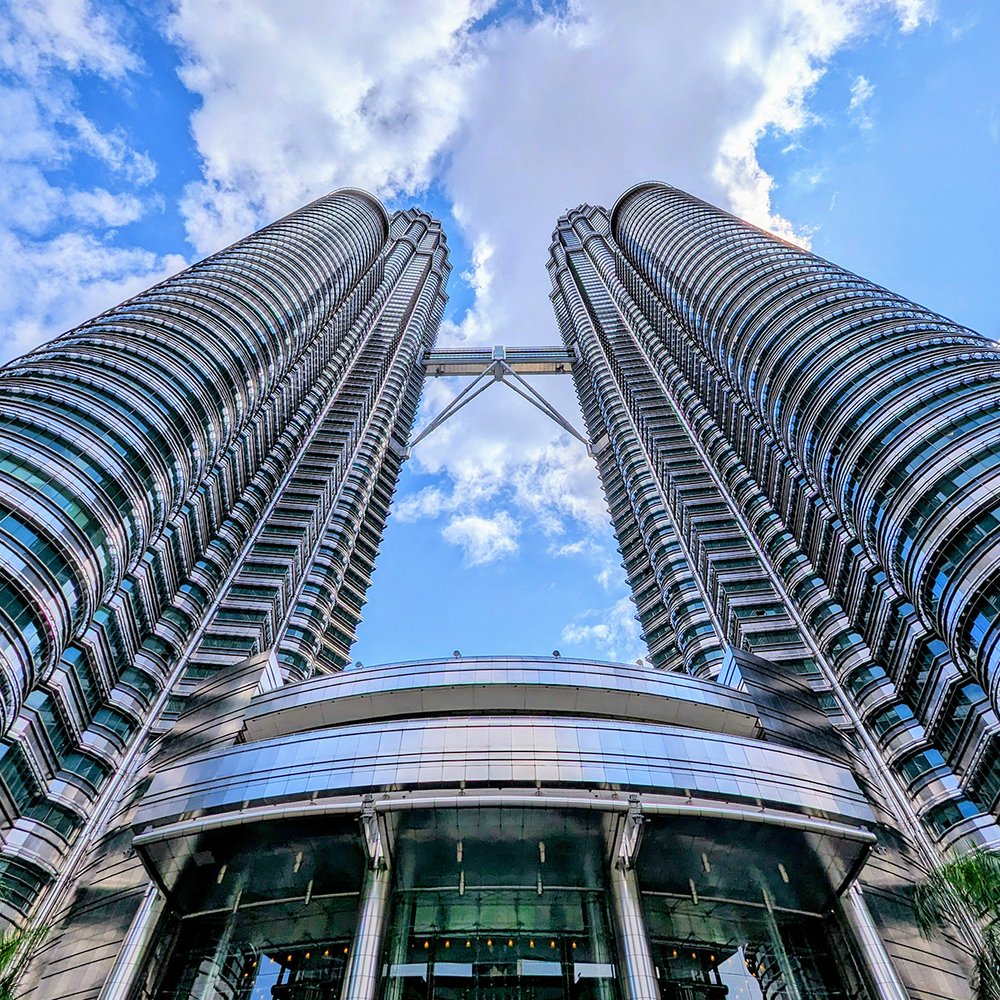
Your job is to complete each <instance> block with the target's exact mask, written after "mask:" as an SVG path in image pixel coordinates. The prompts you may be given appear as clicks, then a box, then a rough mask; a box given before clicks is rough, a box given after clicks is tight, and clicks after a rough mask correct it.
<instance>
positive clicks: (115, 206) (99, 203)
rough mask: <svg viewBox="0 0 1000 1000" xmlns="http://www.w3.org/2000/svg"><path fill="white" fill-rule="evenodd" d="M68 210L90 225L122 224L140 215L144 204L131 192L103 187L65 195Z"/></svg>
mask: <svg viewBox="0 0 1000 1000" xmlns="http://www.w3.org/2000/svg"><path fill="white" fill-rule="evenodd" d="M67 203H68V206H69V211H70V212H71V213H72V214H73V215H74V216H75V217H76V218H77V219H79V220H80V221H81V222H85V223H87V224H88V225H92V226H124V225H127V224H128V223H130V222H135V221H136V220H137V219H139V218H141V217H142V214H143V212H144V211H145V206H144V205H143V203H142V201H140V199H138V198H137V197H135V195H132V194H117V195H116V194H112V193H111V192H110V191H105V190H104V188H94V189H93V190H92V191H73V192H71V193H70V194H69V195H68V196H67Z"/></svg>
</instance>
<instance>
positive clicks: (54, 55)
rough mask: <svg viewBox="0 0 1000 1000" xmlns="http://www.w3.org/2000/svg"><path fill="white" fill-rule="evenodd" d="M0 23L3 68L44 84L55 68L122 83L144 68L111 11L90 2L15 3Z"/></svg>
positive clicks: (45, 0)
mask: <svg viewBox="0 0 1000 1000" xmlns="http://www.w3.org/2000/svg"><path fill="white" fill-rule="evenodd" d="M7 11H8V13H9V17H5V18H4V19H2V20H0V64H2V65H4V66H6V67H7V68H8V69H9V70H11V71H13V72H14V73H15V74H16V75H17V76H20V77H23V78H24V79H27V80H34V81H37V80H39V79H40V78H41V77H42V76H43V75H44V74H45V73H46V72H47V71H49V70H51V69H52V68H53V67H59V68H64V69H67V70H70V71H72V72H80V71H84V70H86V71H88V72H91V73H95V74H97V75H98V76H102V77H105V78H106V79H119V78H121V77H123V76H124V75H125V74H126V73H128V72H130V71H132V70H135V69H138V68H139V59H138V57H137V56H136V54H135V53H134V52H133V51H132V50H131V49H130V48H129V47H128V45H126V44H125V43H124V41H123V40H122V39H121V37H120V26H119V25H117V24H116V23H115V19H114V16H113V14H112V12H111V10H104V11H102V10H99V9H97V8H95V5H94V4H92V3H90V2H89V0H15V2H13V3H11V4H9V5H8V7H7Z"/></svg>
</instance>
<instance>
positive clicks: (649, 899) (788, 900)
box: [134, 660, 873, 1000]
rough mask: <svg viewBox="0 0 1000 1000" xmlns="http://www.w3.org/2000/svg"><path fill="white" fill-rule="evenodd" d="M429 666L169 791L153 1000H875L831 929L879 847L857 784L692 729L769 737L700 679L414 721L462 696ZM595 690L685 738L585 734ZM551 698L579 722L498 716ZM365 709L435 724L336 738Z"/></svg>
mask: <svg viewBox="0 0 1000 1000" xmlns="http://www.w3.org/2000/svg"><path fill="white" fill-rule="evenodd" d="M424 666H425V667H426V668H427V669H426V676H425V677H423V678H421V675H420V670H419V665H416V664H407V665H395V666H390V667H385V668H380V669H375V670H371V671H370V672H366V673H363V674H360V675H359V676H358V677H356V678H351V677H349V676H347V675H344V676H343V677H341V678H320V679H317V680H315V681H311V682H307V683H304V684H301V685H297V686H296V687H295V688H288V689H282V690H278V691H274V692H271V693H270V694H267V695H263V696H261V697H259V698H258V699H257V702H256V705H255V706H254V707H253V708H251V710H250V711H249V713H248V718H250V719H253V720H255V723H254V725H252V726H251V727H250V728H248V730H247V731H246V733H247V735H249V737H250V739H249V741H248V742H246V743H243V744H240V745H237V746H230V747H226V748H224V749H221V750H217V751H213V752H211V753H207V754H202V755H200V756H196V757H190V758H188V759H187V760H186V761H184V762H182V763H180V764H178V765H175V766H173V767H167V768H165V769H164V770H162V771H161V772H160V773H159V774H158V776H157V777H156V779H155V780H154V783H153V785H152V786H151V787H150V789H149V790H148V792H147V793H146V796H145V798H144V800H143V803H142V804H141V806H140V809H139V812H138V814H137V817H136V828H137V836H136V837H135V840H134V846H135V848H136V850H137V851H138V852H139V854H140V856H141V857H142V858H143V859H144V861H145V863H146V864H147V866H148V867H149V869H150V870H151V871H155V873H156V878H157V880H158V881H159V883H160V884H161V885H162V886H163V887H164V888H165V889H166V890H167V891H168V892H169V894H170V900H171V907H172V915H171V916H170V917H169V918H167V924H166V929H165V931H164V932H161V937H160V940H161V942H162V947H164V948H169V949H170V952H169V954H170V957H169V960H168V961H167V963H166V965H165V968H164V971H163V972H162V973H161V974H160V975H159V978H158V979H156V977H155V975H154V976H153V977H152V978H153V981H151V982H150V984H149V985H150V992H151V995H152V996H154V997H155V998H156V1000H181V998H184V1000H188V998H194V997H197V998H198V1000H222V998H226V1000H327V998H337V1000H515V998H525V1000H723V998H732V1000H737V998H739V1000H765V998H766V1000H779V998H784V1000H806V998H815V1000H848V998H852V1000H863V998H867V997H869V993H868V992H866V987H865V985H864V982H863V980H862V977H861V975H860V974H859V972H858V967H857V966H856V964H855V961H854V959H853V958H852V956H851V946H850V945H849V944H848V942H847V939H846V937H845V935H844V934H843V933H842V932H841V929H840V927H839V923H838V921H839V918H838V917H836V916H832V915H831V914H832V913H833V912H834V911H835V909H836V901H837V896H838V894H839V893H841V892H843V891H844V889H845V888H846V886H847V885H849V884H850V882H851V880H852V878H853V876H854V873H855V872H856V871H857V867H858V865H859V864H861V863H863V861H864V859H865V856H866V852H867V850H868V845H869V844H870V843H871V842H872V840H873V837H872V834H871V832H870V826H871V814H870V812H869V811H868V809H867V806H865V804H864V800H863V798H862V797H861V795H860V793H859V791H858V789H857V787H856V785H855V784H854V781H853V779H852V777H851V775H850V772H849V771H848V770H847V769H846V768H844V767H841V766H839V765H837V764H835V763H834V762H833V761H831V760H829V759H827V758H824V757H821V756H818V755H816V754H813V753H807V752H804V751H801V750H798V749H795V748H792V747H789V746H781V745H779V744H777V743H775V742H767V741H765V740H763V739H760V738H757V739H752V738H747V737H746V736H734V735H732V734H731V733H726V732H719V731H712V730H710V729H693V728H688V727H686V726H684V725H683V722H684V721H685V712H686V711H687V712H690V713H692V715H693V717H696V718H697V719H698V720H699V721H700V722H702V723H703V724H704V723H707V722H708V721H709V720H710V719H711V720H714V721H715V722H716V723H717V724H718V725H719V726H720V727H725V726H728V725H732V720H731V719H730V718H729V716H730V715H733V714H735V715H736V716H737V717H738V718H739V720H740V722H739V725H740V727H741V728H743V729H745V730H746V731H748V732H754V733H760V732H761V729H760V725H759V722H758V719H757V718H756V716H755V715H754V714H753V712H752V709H753V705H752V703H751V702H750V701H749V700H748V699H746V698H745V697H743V696H736V695H733V694H732V693H726V692H721V694H720V700H719V701H718V702H717V703H715V704H710V705H708V706H706V705H702V704H700V703H699V698H698V695H699V694H700V693H701V692H702V691H703V690H704V689H705V688H706V687H707V685H706V684H705V682H703V681H699V680H695V679H693V678H684V677H682V676H679V675H674V676H672V677H670V678H665V677H663V676H662V675H660V674H659V673H658V672H654V671H648V673H647V672H643V671H637V670H635V669H634V668H618V667H616V666H614V665H611V664H584V663H575V662H573V661H564V662H560V663H547V664H538V663H535V662H532V661H523V662H516V661H503V660H498V661H496V662H491V661H488V660H482V661H479V662H476V663H475V664H474V665H473V669H474V670H475V671H476V676H477V679H478V685H477V691H478V692H479V694H480V695H481V700H480V701H479V702H478V704H479V707H480V710H481V711H487V710H488V707H492V711H493V713H494V714H492V715H462V716H434V717H430V718H428V717H424V718H420V717H419V715H418V713H416V712H415V710H413V709H412V707H407V704H408V699H409V698H410V694H411V692H412V691H413V690H415V689H418V690H419V689H421V688H423V689H424V690H427V689H428V688H430V687H433V686H434V684H435V682H437V683H439V684H440V683H441V682H442V681H447V680H455V679H456V678H455V676H454V671H455V667H454V665H452V664H450V663H448V664H433V663H430V664H425V665H424ZM541 667H544V670H542V669H541ZM436 673H437V674H440V675H441V676H440V677H437V676H435V674H436ZM644 673H646V676H643V674H644ZM590 675H593V677H591V676H590ZM598 675H600V676H601V677H602V678H603V679H604V681H605V686H606V689H607V691H608V693H609V695H610V694H613V693H615V692H618V691H622V690H630V691H632V692H633V693H636V692H637V691H642V692H643V693H642V697H643V698H647V699H650V700H652V701H657V702H661V703H662V704H661V705H659V706H658V707H655V708H654V710H653V712H652V714H653V715H654V716H659V717H661V718H663V717H666V716H667V715H672V716H673V717H674V718H676V721H677V724H673V725H671V724H665V723H662V722H661V723H654V722H649V721H646V722H636V721H632V720H626V719H616V720H614V721H608V720H601V719H597V718H592V717H587V716H585V715H583V714H582V713H581V712H580V706H579V704H578V703H576V702H575V701H574V699H572V698H567V697H566V692H567V691H568V690H571V689H572V687H573V686H574V685H576V686H577V687H578V688H579V689H580V690H581V691H582V690H585V689H586V687H587V683H588V681H591V680H593V679H594V678H596V677H597V676H598ZM549 685H552V686H554V687H555V688H556V689H557V690H558V691H559V692H560V697H561V698H562V699H563V700H564V702H565V704H564V705H563V709H562V714H561V715H547V716H543V715H521V716H510V715H508V714H506V712H507V711H509V706H507V705H506V703H505V696H504V694H503V693H504V692H505V691H506V690H507V688H511V687H517V688H519V690H520V692H521V701H522V703H523V705H524V708H523V709H522V711H525V712H527V711H528V710H529V706H530V705H531V704H532V702H531V698H533V697H536V696H537V692H536V693H532V694H529V691H531V689H534V688H540V689H541V688H545V687H547V686H549ZM460 686H461V685H460ZM359 687H360V690H361V691H364V692H367V693H372V692H373V693H374V694H376V695H379V696H388V695H391V694H392V692H393V691H394V690H395V691H396V692H397V693H398V694H399V696H400V698H401V699H403V702H402V705H403V707H402V708H398V707H397V710H399V711H405V712H406V713H407V714H409V713H411V712H413V714H414V715H417V717H409V718H402V719H393V720H384V721H382V722H380V723H374V722H367V723H366V722H361V723H360V724H359V723H358V722H355V723H354V724H346V723H344V722H342V721H339V720H340V717H341V714H342V713H343V706H335V705H333V704H330V703H332V702H334V701H336V700H337V698H338V696H339V695H342V694H343V693H344V692H353V693H354V694H355V695H356V694H357V693H358V692H357V690H355V689H358V688H359ZM722 695H725V697H722ZM463 697H466V698H468V694H467V693H466V694H465V695H463ZM727 698H728V699H729V700H728V701H727V700H726V699H727ZM498 699H499V702H498ZM386 704H388V702H387V703H386ZM685 705H687V708H686V709H685V708H684V706H685ZM369 708H370V709H372V714H378V712H380V711H382V709H377V710H376V709H375V708H373V706H371V705H370V706H369ZM501 708H502V709H503V710H501ZM706 709H711V711H710V712H709V713H708V714H706ZM330 713H332V714H330ZM338 713H340V714H338ZM268 718H271V719H272V722H273V725H272V726H270V727H268V726H265V725H264V724H263V723H264V722H265V720H267V719H268ZM324 719H325V720H326V721H325V722H324V721H323V720H324ZM331 720H333V721H331ZM296 724H299V725H302V726H306V727H307V728H306V730H305V731H304V732H296V731H295V726H296ZM276 731H280V732H281V734H282V735H280V736H275V735H271V736H269V737H268V738H260V737H261V736H263V734H264V733H265V732H276ZM255 734H256V736H257V738H255ZM164 934H166V935H167V936H166V937H164Z"/></svg>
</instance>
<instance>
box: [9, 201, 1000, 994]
mask: <svg viewBox="0 0 1000 1000" xmlns="http://www.w3.org/2000/svg"><path fill="white" fill-rule="evenodd" d="M549 267H550V273H551V276H552V282H553V296H552V298H553V303H554V306H555V311H556V317H557V320H558V324H559V327H560V329H561V332H562V336H563V341H564V346H562V347H559V348H537V349H532V350H510V349H507V350H505V349H503V348H497V349H494V350H493V351H476V350H463V351H450V352H449V351H447V350H434V349H433V339H434V335H435V331H436V328H437V324H438V321H439V320H440V317H441V314H442V311H443V305H444V285H445V282H446V280H447V275H448V270H449V268H448V264H447V255H446V250H445V245H444V238H443V235H442V233H441V230H440V226H439V225H438V224H437V223H436V222H434V220H432V219H430V218H429V217H428V216H426V215H424V214H423V213H421V212H419V211H415V210H414V211H409V212H400V213H396V214H395V215H394V216H393V217H391V218H389V217H388V216H387V215H386V213H385V212H384V210H383V209H382V208H381V206H379V205H378V204H377V202H375V201H374V200H373V199H372V198H370V197H369V196H367V195H365V194H363V193H361V192H353V191H345V192H337V193H335V194H332V195H329V196H327V197H326V198H322V199H319V200H318V201H316V202H314V203H313V204H311V205H309V206H307V207H306V208H304V209H302V210H300V211H299V212H296V213H293V214H292V215H290V216H288V217H286V218H285V219H283V220H281V221H279V222H277V223H275V224H274V225H272V226H269V227H267V228H266V229H264V230H262V231H261V232H260V233H257V234H255V235H254V236H251V237H248V238H247V239H246V240H243V241H241V242H240V243H237V244H235V245H234V246H233V247H230V248H229V249H228V250H225V251H222V252H221V253H220V254H217V255H215V256H214V257H211V258H209V259H208V260H206V261H204V262H202V263H201V264H198V265H195V266H194V267H193V268H190V269H188V270H187V271H185V272H183V273H182V274H180V275H178V276H177V277H175V278H172V279H170V280H169V281H167V282H164V283H163V284H161V285H158V286H156V287H155V288H153V289H151V290H150V291H148V292H145V293H143V294H142V295H139V296H137V297H136V298H134V299H132V300H130V301H128V302H126V303H123V304H122V305H121V306H118V307H116V308H114V309H112V310H110V311H108V312H107V313H104V314H103V315H102V316H99V317H97V318H96V319H94V320H92V321H91V322H89V323H87V324H84V325H83V326H81V327H79V328H77V329H75V330H72V331H70V332H69V333H67V334H65V335H64V336H63V337H61V338H58V339H57V340H55V341H53V342H52V343H51V344H49V345H46V346H44V347H42V348H40V349H38V350H36V351H34V352H32V353H31V354H29V355H27V356H25V357H24V358H22V359H20V360H18V361H15V362H13V363H12V364H10V365H8V366H7V367H6V368H5V369H3V370H0V400H2V402H3V418H2V420H3V424H2V428H3V430H2V433H3V435H4V438H3V441H4V454H3V455H2V457H0V477H3V478H2V483H3V486H4V489H3V493H2V495H3V499H2V500H0V503H2V504H3V505H4V506H3V513H2V516H0V574H3V575H2V576H0V585H2V587H3V588H4V589H3V593H4V595H5V597H4V603H3V606H2V608H0V643H2V644H0V654H2V655H3V657H4V659H3V662H2V672H0V678H2V681H3V684H2V690H0V694H2V696H3V708H4V712H5V716H4V721H5V726H4V728H5V733H6V735H5V737H4V744H3V751H2V756H0V799H2V801H3V803H4V811H5V819H6V826H5V834H4V848H3V861H2V864H3V875H4V897H3V905H4V908H5V913H6V915H7V916H8V917H10V918H12V919H15V920H23V919H24V918H25V917H28V916H30V917H31V918H33V919H34V920H36V921H38V922H42V923H44V924H46V925H48V926H49V928H50V929H49V932H48V935H47V938H46V940H45V942H44V943H43V945H42V946H41V947H40V948H39V949H38V951H37V954H36V956H35V958H34V960H33V962H32V966H31V968H30V970H29V974H28V979H27V980H26V983H27V984H28V985H29V986H30V988H31V991H32V992H31V996H32V997H33V998H35V1000H45V998H57V997H58V998H68V997H79V998H83V997H87V998H94V1000H96V998H100V1000H135V998H139V997H157V998H163V1000H165V998H168V997H169V998H175V1000H180V998H182V997H183V998H189V997H198V998H201V1000H207V998H223V997H225V998H237V997H238V998H241V1000H250V998H251V997H252V998H254V1000H257V998H260V1000H267V998H275V1000H319V998H321V997H342V998H343V1000H369V998H371V1000H374V998H376V997H379V998H386V1000H417V998H420V1000H423V998H425V997H426V998H428V1000H429V998H431V997H435V998H438V997H440V998H445V997H447V998H456V1000H457V998H469V1000H471V998H473V997H476V998H481V1000H501V997H502V998H507V997H512V996H515V995H518V996H520V995H524V996H532V997H535V996H537V997H545V998H551V1000H557V998H562V997H566V998H574V1000H576V998H593V1000H616V998H621V1000H656V998H661V997H662V998H664V1000H670V998H676V1000H695V998H699V1000H713V998H714V1000H720V998H722V997H727V996H728V997H731V998H734V1000H735V998H736V997H740V998H742V997H746V998H749V1000H754V998H757V1000H765V998H766V1000H772V998H775V1000H776V998H788V1000H806V998H821V1000H835V998H837V1000H839V998H846V997H853V998H862V997H870V998H877V1000H905V998H906V997H908V996H909V997H911V998H914V1000H923V998H931V997H941V998H946V997H947V998H960V997H965V996H968V995H969V993H968V989H969V987H968V980H967V974H968V968H969V965H968V961H967V957H966V955H965V952H964V951H963V948H965V946H966V944H967V943H968V942H969V941H973V942H974V940H975V928H974V927H972V926H963V927H958V928H948V929H945V930H944V931H943V933H942V935H941V936H939V937H938V938H937V939H936V940H935V941H934V942H933V944H928V943H927V942H926V941H924V940H923V939H921V938H920V936H919V935H918V934H917V933H916V931H915V928H914V924H913V920H912V914H911V913H910V911H909V903H908V898H909V894H910V893H911V892H912V883H913V878H914V872H915V871H919V870H926V869H927V868H928V867H929V866H931V865H933V864H934V863H936V862H938V861H939V860H940V859H941V857H942V856H943V854H944V852H945V851H946V850H947V849H948V848H950V847H953V846H955V847H965V846H968V845H970V844H976V843H982V844H996V843H1000V834H998V831H997V828H996V825H995V820H994V816H995V815H996V809H997V802H996V799H997V795H998V793H1000V771H998V763H997V757H998V755H997V745H998V744H997V738H998V737H997V728H998V727H997V719H996V716H995V705H996V693H997V685H998V683H1000V681H998V676H997V675H998V670H997V667H996V655H997V654H995V652H994V651H993V646H992V643H993V635H994V629H995V627H997V626H996V623H995V617H996V616H995V615H994V614H993V613H992V611H991V610H990V608H991V607H992V605H991V604H990V597H989V595H990V593H991V590H990V588H991V587H993V586H994V581H995V580H996V578H997V574H998V573H1000V570H997V568H996V567H995V566H994V565H993V564H992V563H991V562H990V561H989V558H988V554H989V552H990V550H991V549H990V541H989V534H990V531H991V527H992V526H993V522H992V521H991V520H990V519H991V518H992V517H993V514H992V503H991V501H990V499H989V493H990V487H991V478H990V476H991V474H992V473H991V470H992V469H993V467H994V466H993V465H992V464H991V457H990V456H991V452H990V450H989V429H990V426H991V421H992V420H994V419H997V420H1000V417H997V416H996V412H997V411H996V407H995V405H993V403H992V397H989V392H988V387H989V385H990V380H991V378H992V372H993V370H994V368H993V366H995V365H996V362H997V358H998V354H997V352H996V350H995V348H994V347H993V346H992V345H990V344H989V343H988V342H987V341H985V340H984V339H983V338H981V337H978V335H976V334H974V333H972V332H970V331H967V330H963V329H961V328H958V327H956V326H954V324H951V323H949V322H948V321H947V320H944V319H943V318H941V317H939V316H935V315H934V314H932V313H930V312H928V311H926V310H923V309H921V308H920V307H918V306H915V305H913V304H912V303H909V302H906V301H905V300H903V299H901V298H899V297H898V296H894V295H892V294H891V293H889V292H886V291H885V290H883V289H879V288H877V287H876V286H873V285H871V284H870V283H867V282H865V281H863V280H862V279H860V278H857V277H856V276H854V275H851V274H849V273H848V272H845V271H842V270H840V269H838V268H836V267H834V266H833V265H831V264H829V263H827V262H826V261H822V260H820V259H818V258H816V257H813V256H811V255H809V254H807V253H805V252H803V251H801V250H799V249H798V248H796V247H793V246H791V245H789V244H787V243H784V242H782V241H780V240H777V239H775V238H774V237H772V236H770V235H768V234H766V233H762V232H760V231H759V230H756V229H754V228H753V227H750V226H748V225H746V224H745V223H742V222H740V221H739V220H736V219H734V218H732V217H731V216H728V215H726V214H725V213H723V212H720V211H719V210H717V209H714V208H712V207H711V206H708V205H706V204H704V203H702V202H700V201H698V200H697V199H694V198H692V197H690V196H688V195H685V194H683V193H682V192H679V191H677V190H675V189H673V188H669V187H666V186H665V185H659V184H649V185H642V186H640V187H638V188H635V189H633V190H631V191H629V192H627V193H626V194H625V195H624V196H623V197H622V198H621V199H620V200H619V202H618V203H617V205H616V206H615V208H614V210H613V211H612V212H610V213H608V212H606V211H605V210H603V209H600V208H593V207H588V206H582V207H581V208H579V209H577V210H575V211H573V212H570V213H569V214H568V215H567V216H565V217H564V218H563V219H562V220H560V222H559V224H558V226H557V229H556V232H555V237H554V240H553V244H552V247H551V260H550V265H549ZM427 371H431V372H434V373H440V374H473V375H476V374H478V375H484V374H486V373H490V375H491V377H493V378H495V379H501V378H504V377H507V376H509V377H510V378H516V377H517V376H518V375H519V374H523V373H529V374H530V373H539V372H547V373H550V374H558V373H563V372H565V373H570V374H571V375H572V377H573V379H574V382H575V385H576V388H577V391H578V395H579V398H580V402H581V406H582V409H583V413H584V418H585V421H586V424H587V432H588V434H587V436H588V439H589V442H590V446H591V449H592V451H593V453H594V456H595V459H596V462H597V465H598V470H599V473H600V476H601V480H602V483H603V485H604V489H605V492H606V495H607V498H608V504H609V508H610V512H611V517H612V521H613V524H614V528H615V531H616V535H617V538H618V542H619V546H620V550H621V553H622V556H623V560H624V568H625V571H626V573H627V576H628V579H629V582H630V584H631V586H632V589H633V594H634V598H635V602H636V607H637V616H638V618H639V621H640V623H641V625H642V628H643V632H644V635H645V638H646V641H647V643H648V646H649V650H650V658H651V661H652V663H653V664H654V666H652V667H650V666H642V665H636V666H625V665H621V664H607V663H597V662H594V661H575V660H569V659H567V658H561V657H546V658H538V657H469V658H457V659H452V660H448V661H444V662H439V661H434V662H414V663H409V664H393V665H387V666H384V667H378V668H366V669H359V670H348V671H343V670H342V668H343V667H344V666H345V663H346V660H347V654H348V650H349V648H350V645H351V642H352V640H353V635H354V628H355V626H356V625H357V622H358V620H359V617H360V608H361V605H362V603H363V600H364V595H365V591H366V589H367V587H368V584H369V581H370V573H371V569H372V563H373V559H374V557H375V554H376V551H377V548H378V544H379V541H380V538H381V533H382V530H383V527H384V523H385V519H386V516H387V513H388V508H389V503H390V499H391V495H392V492H393V490H394V487H395V481H396V477H397V475H398V471H399V467H400V464H401V461H402V459H403V457H404V456H405V454H406V450H407V441H408V438H409V433H410V428H411V425H412V422H413V419H414V414H415V412H416V406H417V401H418V397H419V393H420V388H421V385H422V382H423V379H424V376H425V373H426V372H427ZM987 404H988V405H987ZM990 407H992V409H991V408H990ZM541 408H542V409H545V406H544V405H542V407H541ZM546 412H549V415H550V416H555V417H556V418H557V419H561V418H560V417H559V415H558V414H555V413H554V411H551V409H550V410H546ZM998 461H1000V460H998ZM7 595H9V598H8V596H7ZM987 692H992V696H993V701H992V703H991V699H990V695H988V693H987Z"/></svg>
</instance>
